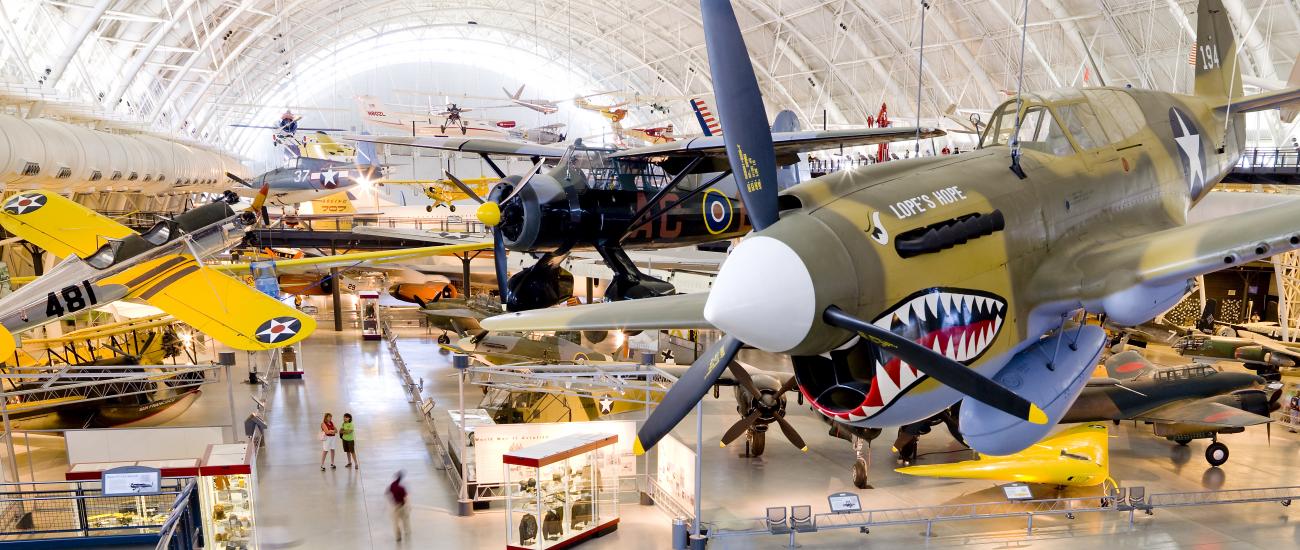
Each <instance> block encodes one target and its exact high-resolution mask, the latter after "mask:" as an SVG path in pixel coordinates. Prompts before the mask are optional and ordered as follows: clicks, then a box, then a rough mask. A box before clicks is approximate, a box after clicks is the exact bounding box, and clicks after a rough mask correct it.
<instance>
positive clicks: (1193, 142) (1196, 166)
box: [1174, 111, 1205, 187]
mask: <svg viewBox="0 0 1300 550" xmlns="http://www.w3.org/2000/svg"><path fill="white" fill-rule="evenodd" d="M1174 113H1175V116H1174V118H1177V119H1178V126H1179V127H1180V128H1181V129H1182V131H1183V135H1182V137H1176V138H1174V141H1176V142H1178V148H1179V149H1182V151H1183V154H1185V155H1187V176H1188V178H1189V179H1191V184H1192V186H1193V187H1196V186H1199V185H1201V184H1203V183H1204V182H1205V172H1203V171H1202V170H1201V136H1200V134H1197V133H1194V132H1192V130H1190V129H1188V128H1187V123H1186V122H1185V121H1184V120H1183V114H1182V113H1179V112H1177V111H1175V112H1174Z"/></svg>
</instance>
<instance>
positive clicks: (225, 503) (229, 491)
mask: <svg viewBox="0 0 1300 550" xmlns="http://www.w3.org/2000/svg"><path fill="white" fill-rule="evenodd" d="M250 453H251V449H249V445H248V444H246V443H231V444H222V445H211V446H209V447H208V452H207V455H206V456H204V457H203V463H202V464H200V465H199V504H200V513H201V514H202V517H203V538H204V548H207V549H209V550H252V549H255V548H257V539H256V537H255V536H254V526H255V522H254V519H253V510H254V508H253V503H254V500H255V494H256V491H255V490H254V489H255V481H254V477H253V464H252V461H251V460H250V458H251V454H250Z"/></svg>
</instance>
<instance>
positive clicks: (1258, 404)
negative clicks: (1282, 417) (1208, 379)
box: [1222, 389, 1282, 416]
mask: <svg viewBox="0 0 1300 550" xmlns="http://www.w3.org/2000/svg"><path fill="white" fill-rule="evenodd" d="M1278 397H1281V394H1278ZM1222 400H1223V401H1226V402H1225V403H1224V404H1225V405H1229V406H1232V407H1236V408H1238V409H1241V410H1243V411H1246V412H1248V413H1254V414H1257V415H1260V416H1269V415H1270V414H1272V413H1273V412H1274V411H1276V410H1278V409H1281V408H1282V403H1281V401H1280V400H1278V401H1273V400H1270V399H1269V396H1268V393H1267V392H1266V391H1264V390H1257V389H1250V390H1237V391H1235V392H1232V393H1230V394H1228V395H1227V396H1224V398H1223V399H1222Z"/></svg>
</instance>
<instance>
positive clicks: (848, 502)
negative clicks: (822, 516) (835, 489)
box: [826, 493, 862, 514]
mask: <svg viewBox="0 0 1300 550" xmlns="http://www.w3.org/2000/svg"><path fill="white" fill-rule="evenodd" d="M826 500H827V502H829V503H830V507H831V513H835V514H848V513H851V512H861V511H862V499H861V498H859V497H858V495H857V494H856V493H833V494H831V496H828V497H826Z"/></svg>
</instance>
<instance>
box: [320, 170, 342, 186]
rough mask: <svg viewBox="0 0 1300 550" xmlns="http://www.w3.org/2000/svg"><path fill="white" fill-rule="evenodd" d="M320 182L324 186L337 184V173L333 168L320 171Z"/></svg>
mask: <svg viewBox="0 0 1300 550" xmlns="http://www.w3.org/2000/svg"><path fill="white" fill-rule="evenodd" d="M320 182H321V185H324V186H325V187H334V186H336V185H338V184H339V173H338V172H335V171H334V169H333V168H330V169H329V170H326V171H324V172H321V173H320Z"/></svg>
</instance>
